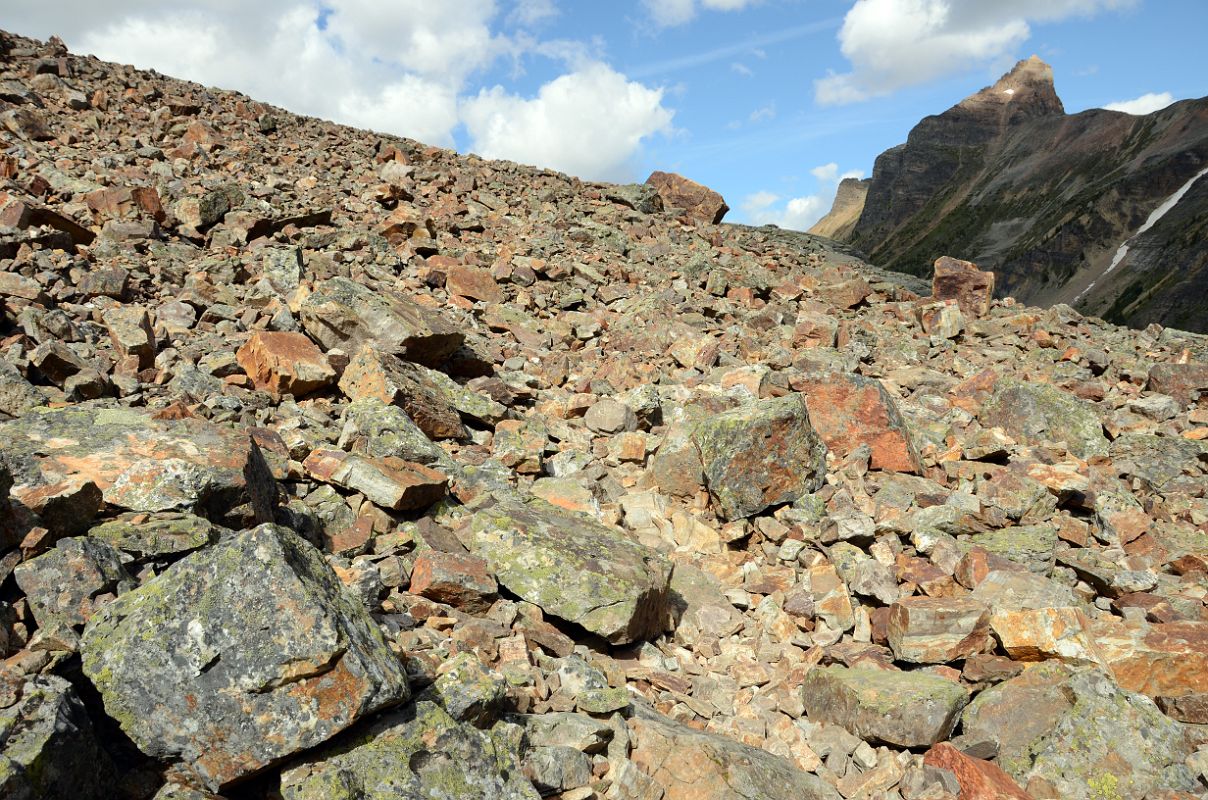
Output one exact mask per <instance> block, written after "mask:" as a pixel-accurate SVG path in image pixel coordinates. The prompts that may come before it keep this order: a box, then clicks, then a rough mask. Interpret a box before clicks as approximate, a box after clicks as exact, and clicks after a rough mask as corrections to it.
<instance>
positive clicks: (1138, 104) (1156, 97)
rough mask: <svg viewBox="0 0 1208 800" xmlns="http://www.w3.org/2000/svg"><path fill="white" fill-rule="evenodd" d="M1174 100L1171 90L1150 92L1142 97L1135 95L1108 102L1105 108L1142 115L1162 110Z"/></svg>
mask: <svg viewBox="0 0 1208 800" xmlns="http://www.w3.org/2000/svg"><path fill="white" fill-rule="evenodd" d="M1173 102H1174V95H1172V94H1171V93H1170V92H1150V93H1148V94H1143V95H1141V96H1140V97H1134V98H1133V99H1132V100H1117V101H1116V102H1114V103H1108V104H1107V105H1105V106H1104V108H1106V109H1107V110H1108V111H1123V112H1124V113H1125V114H1136V115H1138V116H1140V115H1143V114H1152V113H1153V112H1155V111H1161V110H1162V109H1163V108H1166V106H1168V105H1170V104H1171V103H1173Z"/></svg>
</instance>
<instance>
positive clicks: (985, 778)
mask: <svg viewBox="0 0 1208 800" xmlns="http://www.w3.org/2000/svg"><path fill="white" fill-rule="evenodd" d="M923 764H924V765H925V766H928V767H932V768H934V769H942V770H947V771H948V772H951V773H952V774H953V775H954V776H955V778H956V782H957V784H958V785H959V787H960V793H959V794H958V795H957V797H958V798H960V800H1032V795H1030V794H1028V793H1027V792H1025V791H1024V790H1023V789H1021V788H1019V784H1018V783H1016V782H1015V781H1014V780H1013V779H1012V778H1011V776H1010V775H1008V774H1007V773H1005V772H1003V771H1002V769H1001V768H999V766H998V765H997V764H994V763H992V762H990V761H985V760H983V759H980V758H973V757H972V756H967V755H965V754H964V753H962V752H961V751H960V750H957V749H956V748H955V747H953V746H952V745H950V744H948V743H947V742H940V743H939V744H937V745H936V746H935V747H932V748H931V749H930V750H928V751H927V752H926V753H925V754H924V755H923Z"/></svg>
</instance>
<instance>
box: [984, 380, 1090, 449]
mask: <svg viewBox="0 0 1208 800" xmlns="http://www.w3.org/2000/svg"><path fill="white" fill-rule="evenodd" d="M977 418H978V421H979V422H981V424H982V425H985V426H986V427H999V428H1002V429H1003V430H1005V431H1006V432H1007V433H1008V434H1010V435H1011V436H1013V437H1015V438H1016V439H1018V440H1019V441H1021V442H1023V443H1024V444H1041V443H1043V442H1046V441H1051V442H1065V443H1066V444H1067V446H1068V447H1069V451H1070V452H1071V453H1073V454H1074V455H1076V456H1078V457H1079V458H1090V457H1091V456H1105V455H1107V453H1108V442H1107V437H1106V436H1104V435H1103V421H1102V420H1101V419H1100V418H1099V414H1098V413H1097V412H1096V411H1095V409H1094V407H1093V406H1091V405H1090V404H1089V403H1087V402H1086V401H1084V400H1079V399H1078V398H1077V397H1074V396H1073V395H1072V394H1069V393H1068V392H1063V391H1062V390H1060V389H1058V388H1057V387H1055V386H1049V385H1048V384H1041V383H1029V382H1027V381H1020V380H1015V379H1013V378H1006V379H1003V380H1001V381H999V382H998V384H997V385H996V386H995V388H994V392H993V393H992V394H991V395H990V397H989V399H988V400H986V402H985V403H984V404H983V405H982V407H981V411H980V412H979V413H978V415H977Z"/></svg>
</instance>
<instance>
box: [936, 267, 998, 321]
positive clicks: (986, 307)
mask: <svg viewBox="0 0 1208 800" xmlns="http://www.w3.org/2000/svg"><path fill="white" fill-rule="evenodd" d="M931 295H932V297H934V298H935V299H936V300H955V301H956V303H957V305H959V306H960V309H961V313H963V314H965V315H966V316H969V317H983V316H985V315H986V314H988V313H989V312H990V301H991V300H992V299H994V273H993V272H985V271H982V270H980V269H978V268H977V265H976V264H974V263H972V262H971V261H961V260H960V259H956V258H950V257H948V256H940V257H939V258H938V259H936V261H935V276H934V277H933V278H932V281H931Z"/></svg>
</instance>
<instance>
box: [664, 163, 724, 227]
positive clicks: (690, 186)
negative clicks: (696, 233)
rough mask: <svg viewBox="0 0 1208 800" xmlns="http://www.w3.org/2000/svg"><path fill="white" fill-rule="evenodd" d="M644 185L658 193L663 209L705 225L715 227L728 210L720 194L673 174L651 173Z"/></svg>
mask: <svg viewBox="0 0 1208 800" xmlns="http://www.w3.org/2000/svg"><path fill="white" fill-rule="evenodd" d="M646 184H647V185H648V186H653V187H654V189H655V190H656V191H657V192H658V194H659V197H660V198H662V201H663V207H664V208H667V209H679V210H682V211H684V212H685V213H686V214H687V216H689V217H691V218H692V219H694V220H696V221H697V222H700V223H703V224H705V225H716V224H717V223H719V222H721V221H722V218H723V217H725V215H726V212H727V211H729V210H730V207H729V206H728V205H726V201H725V199H724V198H722V196H721V195H720V194H718V193H717V192H715V191H713V190H712V189H710V188H709V187H707V186H702V185H701V184H699V183H697V182H696V181H693V180H689V179H687V178H685V177H682V176H680V175H676V174H675V173H674V172H658V171H655V172H652V173H650V177H649V178H647V179H646Z"/></svg>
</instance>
